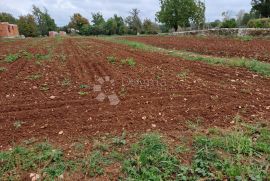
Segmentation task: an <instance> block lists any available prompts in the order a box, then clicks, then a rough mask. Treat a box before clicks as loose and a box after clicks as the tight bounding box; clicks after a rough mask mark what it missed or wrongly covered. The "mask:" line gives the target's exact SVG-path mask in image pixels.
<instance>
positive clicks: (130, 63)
mask: <svg viewBox="0 0 270 181" xmlns="http://www.w3.org/2000/svg"><path fill="white" fill-rule="evenodd" d="M121 64H122V65H128V66H130V67H135V66H136V64H137V63H136V61H135V60H134V59H133V58H127V59H123V60H121Z"/></svg>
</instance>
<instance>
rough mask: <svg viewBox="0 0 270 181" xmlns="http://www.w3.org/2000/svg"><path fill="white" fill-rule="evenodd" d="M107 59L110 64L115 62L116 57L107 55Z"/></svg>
mask: <svg viewBox="0 0 270 181" xmlns="http://www.w3.org/2000/svg"><path fill="white" fill-rule="evenodd" d="M107 61H108V62H109V63H111V64H115V63H116V61H117V59H116V57H114V56H109V57H107Z"/></svg>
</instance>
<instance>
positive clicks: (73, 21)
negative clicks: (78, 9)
mask: <svg viewBox="0 0 270 181" xmlns="http://www.w3.org/2000/svg"><path fill="white" fill-rule="evenodd" d="M83 25H90V23H89V21H88V19H86V18H85V17H83V16H82V15H81V14H80V13H75V14H73V16H71V18H70V22H69V24H68V27H69V28H74V29H76V30H79V31H81V29H82V27H83Z"/></svg>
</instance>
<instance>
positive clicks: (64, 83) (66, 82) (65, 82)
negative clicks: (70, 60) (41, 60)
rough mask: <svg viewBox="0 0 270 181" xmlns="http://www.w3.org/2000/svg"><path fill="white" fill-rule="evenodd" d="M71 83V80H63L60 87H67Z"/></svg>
mask: <svg viewBox="0 0 270 181" xmlns="http://www.w3.org/2000/svg"><path fill="white" fill-rule="evenodd" d="M70 83H71V80H69V79H67V78H65V79H64V80H63V81H62V82H61V85H62V86H69V85H70Z"/></svg>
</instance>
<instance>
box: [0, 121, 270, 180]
mask: <svg viewBox="0 0 270 181" xmlns="http://www.w3.org/2000/svg"><path fill="white" fill-rule="evenodd" d="M21 125H22V122H19V121H18V122H16V124H15V123H14V126H15V127H16V129H19V128H20V127H21ZM101 140H102V141H97V140H94V143H93V149H92V150H91V151H90V152H89V153H84V150H85V147H84V143H80V142H78V143H76V144H73V146H72V148H74V150H75V154H76V155H77V156H74V157H69V158H67V157H65V156H64V154H63V152H62V151H61V150H59V149H53V148H52V146H51V145H49V144H48V143H41V144H34V145H31V143H30V144H28V145H26V146H18V147H14V148H12V149H11V150H9V151H2V152H0V178H1V179H2V180H20V177H21V176H22V175H25V174H29V173H36V174H38V175H39V176H40V178H41V179H42V180H53V179H57V178H58V177H59V176H61V175H63V174H64V173H70V172H73V171H76V173H81V174H83V175H84V176H85V177H86V178H87V177H90V178H91V177H95V178H98V177H100V176H102V175H105V174H107V173H106V168H107V167H108V166H110V165H112V164H118V165H119V173H118V174H119V179H120V180H201V179H204V180H256V181H257V180H262V181H263V180H269V179H270V177H269V171H270V169H269V164H270V147H269V145H270V129H269V127H268V126H267V125H265V124H258V125H249V124H245V123H243V122H237V123H236V125H235V126H233V127H232V128H231V129H229V130H221V129H218V128H214V129H213V128H209V130H208V134H207V135H206V134H205V131H201V130H200V129H196V130H195V131H194V140H193V145H188V144H185V145H178V146H176V147H174V146H172V145H171V144H168V142H167V141H166V139H165V138H164V137H162V136H161V135H160V134H158V133H148V134H145V135H142V136H141V138H139V139H138V140H137V141H136V142H134V143H132V144H130V142H129V141H127V140H126V133H125V132H124V133H123V134H122V135H121V136H120V137H112V139H110V137H106V138H103V137H102V138H101ZM128 143H129V144H128ZM172 147H174V149H172ZM190 152H192V153H193V157H192V158H191V160H190V164H183V163H181V161H180V160H181V156H182V155H184V154H190Z"/></svg>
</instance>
